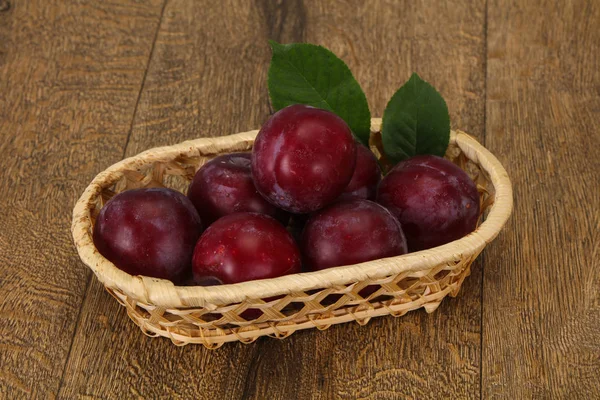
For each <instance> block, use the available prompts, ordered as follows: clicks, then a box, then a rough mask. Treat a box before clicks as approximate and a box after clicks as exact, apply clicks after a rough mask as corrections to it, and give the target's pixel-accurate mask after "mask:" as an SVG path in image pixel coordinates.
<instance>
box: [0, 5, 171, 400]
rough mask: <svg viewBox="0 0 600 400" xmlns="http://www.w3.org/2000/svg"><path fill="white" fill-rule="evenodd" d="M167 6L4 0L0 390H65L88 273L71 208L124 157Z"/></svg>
mask: <svg viewBox="0 0 600 400" xmlns="http://www.w3.org/2000/svg"><path fill="white" fill-rule="evenodd" d="M160 10H161V1H160V0H157V1H150V2H148V4H147V5H146V6H145V7H141V6H140V5H138V4H137V2H133V1H131V2H129V1H127V2H121V4H120V5H105V4H102V3H94V2H81V1H66V2H58V1H47V0H44V1H29V2H26V1H21V0H10V1H3V2H0V132H1V133H0V153H1V154H3V157H2V158H0V171H2V172H1V178H0V191H1V192H2V193H3V196H2V202H1V203H0V249H1V250H0V265H1V266H2V268H0V398H11V399H12V398H24V397H35V398H37V397H40V398H42V397H49V398H52V397H55V396H56V394H57V392H58V388H59V381H60V379H61V376H62V374H63V372H64V365H65V363H66V360H67V357H68V353H69V350H70V344H71V342H72V338H73V334H74V331H75V327H76V320H77V318H78V313H79V310H80V305H81V302H82V300H83V295H84V293H85V290H86V283H87V282H88V278H89V276H90V274H89V273H88V271H87V270H86V269H84V268H83V266H82V264H81V263H80V262H79V261H78V259H77V256H76V254H75V251H74V247H73V244H72V239H71V235H70V224H71V210H72V207H73V205H74V204H75V201H76V199H77V197H78V196H79V194H80V193H81V191H82V190H83V188H84V187H85V185H86V184H87V182H89V180H91V178H92V177H93V175H94V174H95V173H97V172H98V171H99V170H100V169H101V168H103V167H105V166H107V165H109V164H111V163H112V162H115V161H117V160H118V159H119V158H120V157H121V156H122V154H123V149H124V145H125V141H126V137H127V134H128V132H129V129H130V123H131V118H132V115H133V110H134V107H135V104H136V100H137V97H138V93H139V91H140V89H141V83H142V79H143V76H144V71H145V69H146V65H147V63H148V60H149V54H150V49H151V45H152V38H153V36H154V32H155V30H156V29H157V23H158V20H159V15H160Z"/></svg>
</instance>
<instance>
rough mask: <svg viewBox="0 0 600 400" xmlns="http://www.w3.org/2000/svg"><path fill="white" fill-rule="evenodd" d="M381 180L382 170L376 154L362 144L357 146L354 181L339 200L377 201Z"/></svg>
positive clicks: (351, 181)
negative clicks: (376, 196)
mask: <svg viewBox="0 0 600 400" xmlns="http://www.w3.org/2000/svg"><path fill="white" fill-rule="evenodd" d="M380 180H381V168H380V167H379V164H378V163H377V159H376V158H375V154H373V153H372V152H371V150H369V149H368V148H367V147H365V146H363V145H362V144H360V143H357V144H356V166H355V167H354V174H353V175H352V179H351V180H350V183H349V184H348V186H346V189H344V192H343V193H342V195H341V196H340V197H339V198H338V200H348V199H353V198H356V199H366V200H375V195H376V194H377V185H378V184H379V181H380Z"/></svg>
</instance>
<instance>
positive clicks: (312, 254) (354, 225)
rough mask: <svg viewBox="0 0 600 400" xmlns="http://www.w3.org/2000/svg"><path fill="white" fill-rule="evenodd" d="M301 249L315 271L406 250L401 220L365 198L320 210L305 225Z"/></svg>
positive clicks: (402, 252) (387, 255)
mask: <svg viewBox="0 0 600 400" xmlns="http://www.w3.org/2000/svg"><path fill="white" fill-rule="evenodd" d="M301 248H302V253H303V255H304V257H305V260H304V261H305V264H306V267H307V268H308V269H309V270H312V271H317V270H322V269H325V268H330V267H335V266H340V265H349V264H357V263H361V262H365V261H370V260H375V259H378V258H384V257H393V256H398V255H401V254H404V253H406V251H407V247H406V239H405V238H404V234H403V232H402V228H401V225H400V223H399V222H398V220H396V218H395V217H394V216H393V215H392V214H391V213H390V212H389V211H388V210H386V209H385V208H384V207H382V206H381V205H379V204H377V203H375V202H373V201H369V200H363V199H353V200H347V201H341V202H339V203H335V204H333V205H331V206H329V207H327V208H325V209H324V210H322V211H321V212H319V213H317V214H316V215H315V216H314V217H313V218H311V219H310V220H309V221H308V223H307V224H306V226H305V228H304V232H303V233H302V241H301Z"/></svg>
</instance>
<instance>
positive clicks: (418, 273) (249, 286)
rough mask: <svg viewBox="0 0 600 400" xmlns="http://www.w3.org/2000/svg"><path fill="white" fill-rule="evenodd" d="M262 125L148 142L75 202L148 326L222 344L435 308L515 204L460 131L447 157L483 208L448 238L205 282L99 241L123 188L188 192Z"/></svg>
mask: <svg viewBox="0 0 600 400" xmlns="http://www.w3.org/2000/svg"><path fill="white" fill-rule="evenodd" d="M380 127H381V119H373V120H372V121H371V131H372V134H371V149H372V150H373V152H374V153H375V154H376V155H377V156H378V157H379V158H380V159H381V135H380V133H379V131H380ZM257 133H258V131H256V130H254V131H250V132H245V133H239V134H236V135H231V136H223V137H217V138H202V139H197V140H191V141H186V142H183V143H180V144H177V145H174V146H169V147H160V148H155V149H151V150H148V151H145V152H143V153H141V154H138V155H137V156H134V157H131V158H127V159H125V160H123V161H121V162H119V163H117V164H114V165H113V166H111V167H110V168H108V169H106V170H105V171H103V172H101V173H100V174H98V176H96V177H95V178H94V180H93V181H92V182H91V183H90V185H89V186H88V187H87V188H86V189H85V192H84V193H83V195H82V196H81V198H80V199H79V201H78V202H77V204H76V206H75V209H74V211H73V224H72V232H73V238H74V241H75V245H76V247H77V251H78V252H79V256H80V257H81V259H82V260H83V262H84V263H85V264H86V265H87V266H88V267H90V268H91V269H92V271H94V273H95V274H96V276H97V277H98V279H99V280H100V282H102V283H103V285H104V286H105V287H106V289H107V290H108V291H109V292H110V293H111V294H112V295H113V296H114V297H115V298H116V299H117V301H118V302H119V303H120V304H121V305H123V306H124V307H125V308H126V309H127V314H128V315H129V317H130V318H131V319H132V320H133V321H134V322H135V323H136V324H137V325H138V326H139V327H140V328H141V329H142V331H143V332H144V333H146V334H147V335H149V336H165V337H168V338H170V339H171V340H172V341H173V343H175V344H176V345H184V344H188V343H201V344H203V345H205V346H206V347H209V348H217V347H220V346H221V345H223V343H225V342H230V341H236V340H239V341H241V342H243V343H251V342H253V341H254V340H256V339H257V338H258V337H260V336H264V335H268V336H271V337H275V338H279V339H281V338H285V337H287V336H289V335H291V334H292V333H294V332H295V331H298V330H301V329H308V328H317V329H327V328H328V327H330V326H331V325H334V324H340V323H344V322H348V321H356V322H358V323H359V324H361V325H364V324H366V323H367V322H368V321H369V320H370V319H371V318H372V317H378V316H382V315H393V316H395V317H399V316H402V315H404V314H406V313H407V312H408V311H411V310H415V309H417V308H420V307H424V308H425V310H426V311H427V312H432V311H434V310H435V309H436V308H437V307H438V306H439V304H440V302H441V301H442V299H443V298H444V297H446V295H451V296H456V295H457V293H458V291H459V289H460V286H461V284H462V282H463V280H464V279H465V278H466V277H467V276H468V275H469V274H470V267H471V263H472V262H473V261H474V260H475V258H476V257H477V256H478V255H479V253H480V252H481V251H482V250H483V248H484V247H485V246H486V244H487V243H489V242H491V241H492V240H493V239H494V238H495V237H496V236H497V235H498V233H499V232H500V230H501V229H502V227H503V225H504V223H505V222H506V220H507V219H508V217H509V215H510V213H511V211H512V188H511V184H510V180H509V178H508V175H507V174H506V171H505V170H504V168H503V167H502V165H501V164H500V162H498V160H497V159H496V158H495V157H494V156H493V155H492V154H491V153H490V152H489V151H488V150H486V149H485V148H484V147H483V146H481V145H480V144H479V143H478V142H477V141H476V140H475V139H473V138H472V137H470V136H469V135H467V134H466V133H463V132H460V131H457V132H455V131H453V132H452V133H451V137H450V146H449V148H448V151H447V153H446V158H448V159H449V160H451V161H452V162H454V163H455V164H457V165H459V166H460V167H461V168H462V169H464V170H465V171H467V173H468V174H469V176H471V178H472V179H473V180H474V181H475V182H476V184H477V188H478V190H479V194H480V200H481V210H482V215H481V216H480V224H478V227H477V229H476V230H475V231H474V232H472V233H470V234H469V235H467V236H465V237H463V238H462V239H459V240H456V241H454V242H451V243H448V244H445V245H443V246H439V247H436V248H433V249H429V250H424V251H419V252H416V253H410V254H406V255H403V256H398V257H391V258H385V259H380V260H374V261H370V262H366V263H361V264H356V265H349V266H343V267H337V268H330V269H326V270H323V271H318V272H307V273H301V274H294V275H287V276H283V277H280V278H274V279H265V280H258V281H252V282H244V283H238V284H234V285H223V286H207V287H202V286H175V285H173V283H171V282H170V281H167V280H163V279H156V278H149V277H146V276H132V275H129V274H127V273H126V272H123V271H121V270H120V269H118V268H117V267H115V265H114V264H112V263H111V262H110V261H108V260H107V259H105V258H104V257H103V256H102V255H101V254H100V253H99V252H98V251H97V250H96V248H95V247H94V243H93V241H92V231H93V226H94V222H95V219H96V216H97V215H98V213H99V211H100V209H101V208H102V206H103V205H104V204H105V203H106V202H107V201H108V200H109V199H110V198H111V197H112V196H114V195H115V194H116V193H119V192H121V191H124V190H127V189H134V188H143V187H170V188H173V189H177V190H180V191H182V192H184V193H185V191H186V190H187V186H188V184H189V182H190V181H191V179H192V178H193V176H194V173H195V172H196V170H197V169H198V168H200V167H201V166H202V165H203V164H204V163H206V162H207V161H209V160H210V159H212V158H214V157H216V156H218V155H221V154H226V153H232V152H238V151H250V150H251V149H252V144H253V142H254V138H255V136H256V134H257ZM382 161H383V162H384V163H385V160H382ZM481 221H483V222H481ZM367 287H368V288H367ZM365 288H366V289H365ZM363 289H364V290H363Z"/></svg>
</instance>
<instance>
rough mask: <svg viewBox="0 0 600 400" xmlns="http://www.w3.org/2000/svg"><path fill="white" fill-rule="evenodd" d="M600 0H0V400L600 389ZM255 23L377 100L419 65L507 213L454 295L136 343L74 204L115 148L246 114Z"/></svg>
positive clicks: (255, 66) (256, 117)
mask: <svg viewBox="0 0 600 400" xmlns="http://www.w3.org/2000/svg"><path fill="white" fill-rule="evenodd" d="M599 20H600V3H598V2H595V1H587V2H586V1H566V0H563V1H559V2H545V1H536V2H533V1H532V2H529V1H527V2H524V1H518V0H513V1H509V0H488V1H487V2H485V1H483V0H482V1H467V0H464V1H452V2H450V1H448V2H444V1H425V0H423V1H408V0H407V1H398V2H392V1H367V2H363V1H352V2H344V1H326V2H322V1H316V0H314V1H313V0H304V1H285V2H284V1H279V2H276V1H266V0H258V1H253V2H248V1H241V0H237V1H224V2H216V1H215V2H212V1H189V0H187V1H186V0H164V1H163V0H155V1H144V2H140V1H133V0H132V1H128V2H121V1H119V2H100V1H75V0H72V1H64V2H63V1H58V0H56V1H26V0H9V1H6V0H0V151H1V152H2V154H3V157H2V158H0V171H2V172H0V174H1V180H0V189H1V190H2V193H4V198H3V200H4V201H3V202H1V203H0V266H1V267H0V398H10V399H12V398H22V397H24V398H27V397H34V398H46V397H51V398H52V397H58V398H159V397H162V398H223V399H236V398H256V399H271V398H272V399H295V398H299V399H312V398H315V399H332V398H341V399H354V398H368V399H387V398H390V399H391V398H480V397H481V398H508V399H514V398H586V399H591V398H598V397H599V396H600V382H599V380H598V376H599V375H600V264H599V262H598V259H599V257H600V252H599V251H598V250H599V242H600V238H599V232H600V189H599V188H600V178H599V176H600V163H599V161H598V157H597V154H598V151H597V149H598V147H599V146H600V129H599V128H598V127H597V125H598V120H599V119H600V29H598V21H599ZM267 39H275V40H279V41H282V42H291V41H309V42H313V43H319V44H323V45H325V46H327V47H329V48H330V49H332V50H333V51H334V52H335V53H336V54H338V55H339V56H340V57H342V58H343V59H344V60H345V61H346V62H347V63H348V65H349V66H350V68H351V69H352V70H353V72H354V74H355V76H356V77H357V80H358V81H359V83H360V84H361V85H362V86H363V88H364V89H365V92H366V94H367V98H368V99H369V104H370V106H371V110H372V114H373V115H375V116H378V115H381V114H382V111H383V109H384V107H385V104H386V101H387V100H388V99H389V97H390V96H391V94H392V93H393V91H394V89H395V88H397V87H398V86H399V85H400V84H401V83H402V82H403V81H404V80H405V79H407V78H408V76H409V74H410V73H411V72H412V71H417V72H419V73H420V74H421V75H422V76H423V77H424V78H425V79H427V80H429V81H431V82H432V83H433V84H434V85H435V86H436V87H437V88H438V89H439V90H440V91H441V92H442V94H443V95H444V97H445V98H446V100H447V102H448V105H449V108H450V110H451V118H452V123H453V126H454V127H457V128H460V129H463V130H465V131H468V132H469V133H471V134H473V135H474V136H476V137H477V138H478V139H479V140H481V141H482V142H484V143H485V144H486V146H487V147H488V148H489V149H490V150H492V151H493V152H494V153H495V154H496V155H497V156H498V157H499V159H500V160H501V161H502V162H503V163H504V164H505V166H506V167H507V170H508V172H509V174H510V176H511V178H512V180H513V183H514V188H515V212H514V215H513V217H512V219H511V221H510V222H509V224H508V226H507V228H506V229H505V231H504V232H503V233H502V234H501V235H500V237H499V238H498V239H497V240H496V241H495V242H494V243H493V244H491V245H490V246H488V247H487V248H486V250H485V251H484V253H483V255H482V256H481V257H480V258H479V260H478V262H477V263H476V264H475V265H474V268H473V274H472V276H471V277H469V278H468V279H467V281H466V282H465V284H464V286H463V288H462V290H461V293H460V294H459V296H458V297H457V298H456V299H448V300H445V301H444V302H443V303H442V305H441V306H440V308H439V309H438V310H437V311H436V312H435V313H433V314H430V315H428V314H426V313H425V312H424V311H417V312H413V313H410V314H408V315H406V316H404V317H402V318H399V319H395V318H392V317H385V318H378V319H375V320H373V321H371V322H370V323H369V324H368V325H367V326H366V327H360V326H359V325H358V324H344V325H338V326H334V327H332V328H331V329H329V330H327V331H325V332H320V331H316V330H310V331H304V332H298V333H296V334H294V335H293V336H291V337H290V338H288V339H286V340H283V341H277V340H274V339H260V340H259V341H257V342H256V343H254V344H252V345H242V344H226V345H225V346H223V347H222V348H221V349H219V350H216V351H209V350H207V349H205V348H203V347H200V346H186V347H183V348H178V347H175V346H173V345H172V344H171V343H170V341H168V340H166V339H150V338H147V337H145V336H144V335H143V334H142V333H141V331H140V330H139V329H138V328H137V327H136V326H135V325H134V324H133V323H132V322H131V321H129V319H128V317H127V315H126V313H125V311H124V310H123V309H122V308H121V307H120V306H119V305H118V304H117V303H116V302H115V301H114V300H113V299H112V298H111V297H110V296H109V295H108V294H107V293H106V292H105V291H104V290H103V289H102V286H101V285H100V284H99V283H98V282H97V281H96V280H95V279H94V278H93V277H92V276H90V275H91V274H89V273H88V271H87V270H86V268H85V267H84V266H83V264H82V263H81V262H80V261H79V260H78V258H77V255H76V253H75V250H74V248H73V245H72V242H71V238H70V234H69V224H70V212H71V208H72V206H73V204H74V202H75V201H76V199H77V198H78V196H79V194H80V193H81V191H82V190H83V188H84V187H85V186H86V185H87V183H88V182H89V181H90V180H91V178H92V177H93V175H94V174H95V173H97V172H99V171H101V170H102V169H103V168H105V167H107V166H108V165H110V164H112V163H113V162H115V161H117V160H118V159H120V158H121V157H123V156H124V155H133V154H136V153H138V152H140V151H142V150H144V149H147V148H149V147H153V146H157V145H163V144H172V143H176V142H179V141H182V140H185V139H190V138H194V137H199V136H218V135H225V134H229V133H234V132H238V131H243V130H247V129H253V128H256V127H257V126H260V124H261V123H262V122H263V121H264V120H265V118H266V117H267V116H268V115H269V112H270V108H269V103H268V96H267V90H266V71H267V68H268V62H269V58H270V52H269V48H268V46H267V43H266V41H267Z"/></svg>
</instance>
